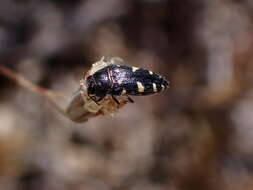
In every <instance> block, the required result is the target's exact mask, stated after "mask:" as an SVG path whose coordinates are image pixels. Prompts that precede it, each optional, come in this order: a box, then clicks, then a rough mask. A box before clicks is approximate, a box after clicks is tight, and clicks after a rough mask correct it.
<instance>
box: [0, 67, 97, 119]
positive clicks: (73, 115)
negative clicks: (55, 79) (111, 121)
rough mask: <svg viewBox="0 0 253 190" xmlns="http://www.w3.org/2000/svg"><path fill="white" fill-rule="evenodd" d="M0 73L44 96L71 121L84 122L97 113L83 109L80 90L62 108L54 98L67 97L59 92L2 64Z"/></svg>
mask: <svg viewBox="0 0 253 190" xmlns="http://www.w3.org/2000/svg"><path fill="white" fill-rule="evenodd" d="M0 73H2V74H3V75H4V76H6V77H8V78H9V79H11V80H13V81H15V82H16V83H17V84H18V85H20V86H23V87H25V88H26V89H28V90H30V91H32V92H34V93H38V94H40V95H42V96H43V97H45V98H46V100H47V101H49V102H50V103H51V104H52V106H53V107H54V108H56V109H57V110H58V111H59V112H60V113H62V114H63V115H64V116H66V117H68V118H69V119H71V120H72V121H75V122H84V121H87V120H88V119H89V118H91V117H94V116H96V115H97V114H94V113H90V112H88V111H85V110H84V109H83V105H84V101H83V99H82V98H81V94H80V92H78V93H76V95H75V96H74V97H73V98H72V100H71V101H70V103H69V105H68V106H67V108H64V106H63V105H61V104H60V103H59V102H58V101H56V98H64V99H65V100H66V101H67V98H66V97H64V96H63V95H61V94H60V93H57V92H54V91H51V90H47V89H45V88H42V87H39V86H37V85H35V84H33V83H31V82H30V81H28V80H27V79H25V78H24V77H22V76H21V75H19V74H17V73H15V72H14V71H12V70H11V69H9V68H7V67H5V66H3V65H0Z"/></svg>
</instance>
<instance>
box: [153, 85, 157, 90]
mask: <svg viewBox="0 0 253 190" xmlns="http://www.w3.org/2000/svg"><path fill="white" fill-rule="evenodd" d="M153 91H154V92H157V88H156V84H155V83H153Z"/></svg>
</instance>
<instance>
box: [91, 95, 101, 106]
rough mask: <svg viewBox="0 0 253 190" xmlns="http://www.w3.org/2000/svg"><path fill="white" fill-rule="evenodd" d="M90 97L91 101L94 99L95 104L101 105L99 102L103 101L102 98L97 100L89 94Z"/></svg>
mask: <svg viewBox="0 0 253 190" xmlns="http://www.w3.org/2000/svg"><path fill="white" fill-rule="evenodd" d="M88 96H89V98H90V99H92V100H93V102H95V103H96V104H97V105H99V103H98V102H99V101H100V100H102V99H103V98H100V99H99V100H95V98H93V97H92V96H90V95H89V94H88Z"/></svg>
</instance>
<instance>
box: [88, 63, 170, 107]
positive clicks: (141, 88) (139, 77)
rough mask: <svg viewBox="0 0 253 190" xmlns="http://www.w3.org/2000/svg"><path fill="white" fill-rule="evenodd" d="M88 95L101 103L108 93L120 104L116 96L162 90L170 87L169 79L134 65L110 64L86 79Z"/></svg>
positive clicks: (144, 93)
mask: <svg viewBox="0 0 253 190" xmlns="http://www.w3.org/2000/svg"><path fill="white" fill-rule="evenodd" d="M85 83H86V87H87V94H88V96H89V97H90V98H91V99H92V100H93V101H94V102H95V103H96V104H98V105H99V103H98V102H100V101H101V100H102V99H103V98H104V97H105V96H106V95H107V94H109V95H111V97H112V98H113V100H114V101H115V102H116V103H117V104H120V103H119V101H118V100H117V98H116V97H115V96H125V97H126V98H127V100H128V101H129V102H131V103H133V102H134V101H133V100H132V99H131V98H130V97H129V95H134V96H143V95H150V94H155V93H158V92H161V91H163V90H165V89H166V88H167V87H168V81H167V80H166V79H165V78H164V77H162V76H161V75H158V74H156V73H154V72H152V71H149V70H147V69H143V68H138V67H134V66H126V65H118V64H113V63H111V64H109V65H107V66H105V67H103V68H101V69H99V70H97V71H96V72H94V73H93V74H91V75H89V76H87V77H86V80H85Z"/></svg>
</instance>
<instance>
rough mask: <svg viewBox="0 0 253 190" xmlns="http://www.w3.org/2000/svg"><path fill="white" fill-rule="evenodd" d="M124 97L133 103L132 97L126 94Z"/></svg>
mask: <svg viewBox="0 0 253 190" xmlns="http://www.w3.org/2000/svg"><path fill="white" fill-rule="evenodd" d="M126 98H127V100H128V101H129V102H131V103H134V101H133V99H132V98H130V97H129V96H128V95H126Z"/></svg>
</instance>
